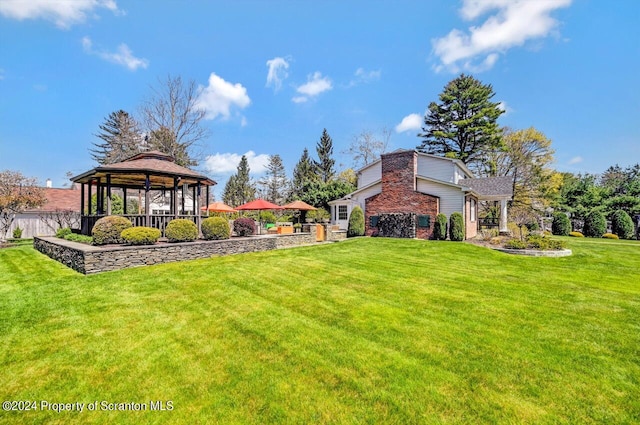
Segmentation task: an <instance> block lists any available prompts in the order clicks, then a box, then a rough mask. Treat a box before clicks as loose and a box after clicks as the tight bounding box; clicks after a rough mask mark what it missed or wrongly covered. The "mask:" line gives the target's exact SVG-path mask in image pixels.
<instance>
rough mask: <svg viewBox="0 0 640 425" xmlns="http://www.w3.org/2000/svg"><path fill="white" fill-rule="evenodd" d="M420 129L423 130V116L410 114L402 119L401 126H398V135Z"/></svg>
mask: <svg viewBox="0 0 640 425" xmlns="http://www.w3.org/2000/svg"><path fill="white" fill-rule="evenodd" d="M420 129H422V116H421V115H420V114H409V115H407V116H406V117H404V118H403V119H402V122H400V124H398V125H396V133H402V132H405V131H410V130H420Z"/></svg>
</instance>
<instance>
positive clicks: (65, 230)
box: [56, 227, 73, 239]
mask: <svg viewBox="0 0 640 425" xmlns="http://www.w3.org/2000/svg"><path fill="white" fill-rule="evenodd" d="M71 233H73V232H72V231H71V229H69V228H68V227H63V228H62V229H58V231H57V232H56V238H60V239H64V237H65V236H67V235H70V234H71Z"/></svg>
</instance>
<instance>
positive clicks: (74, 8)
mask: <svg viewBox="0 0 640 425" xmlns="http://www.w3.org/2000/svg"><path fill="white" fill-rule="evenodd" d="M100 8H103V9H108V10H110V11H112V12H113V13H116V14H118V13H122V12H121V11H120V10H118V5H117V4H116V2H115V1H114V0H2V1H1V2H0V14H2V15H3V16H5V17H7V18H11V19H17V20H19V21H22V20H25V19H46V20H47V21H51V22H53V23H55V25H56V26H57V27H59V28H63V29H67V28H69V27H71V25H73V24H78V23H82V22H84V21H85V20H86V18H87V16H88V15H90V16H95V15H96V13H95V12H94V10H96V9H100Z"/></svg>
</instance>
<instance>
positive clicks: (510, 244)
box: [504, 239, 527, 249]
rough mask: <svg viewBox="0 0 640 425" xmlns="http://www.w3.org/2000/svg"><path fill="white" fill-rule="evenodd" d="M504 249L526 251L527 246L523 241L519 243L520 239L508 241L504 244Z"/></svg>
mask: <svg viewBox="0 0 640 425" xmlns="http://www.w3.org/2000/svg"><path fill="white" fill-rule="evenodd" d="M504 247H505V248H507V249H526V248H527V244H526V242H524V241H521V240H520V239H509V240H508V241H507V242H506V243H505V244H504Z"/></svg>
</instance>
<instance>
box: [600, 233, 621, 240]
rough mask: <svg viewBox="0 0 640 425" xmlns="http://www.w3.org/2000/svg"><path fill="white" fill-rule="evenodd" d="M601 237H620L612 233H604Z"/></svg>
mask: <svg viewBox="0 0 640 425" xmlns="http://www.w3.org/2000/svg"><path fill="white" fill-rule="evenodd" d="M602 237H603V238H605V239H620V238H619V237H618V235H614V234H613V233H605V234H604V235H602Z"/></svg>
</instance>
